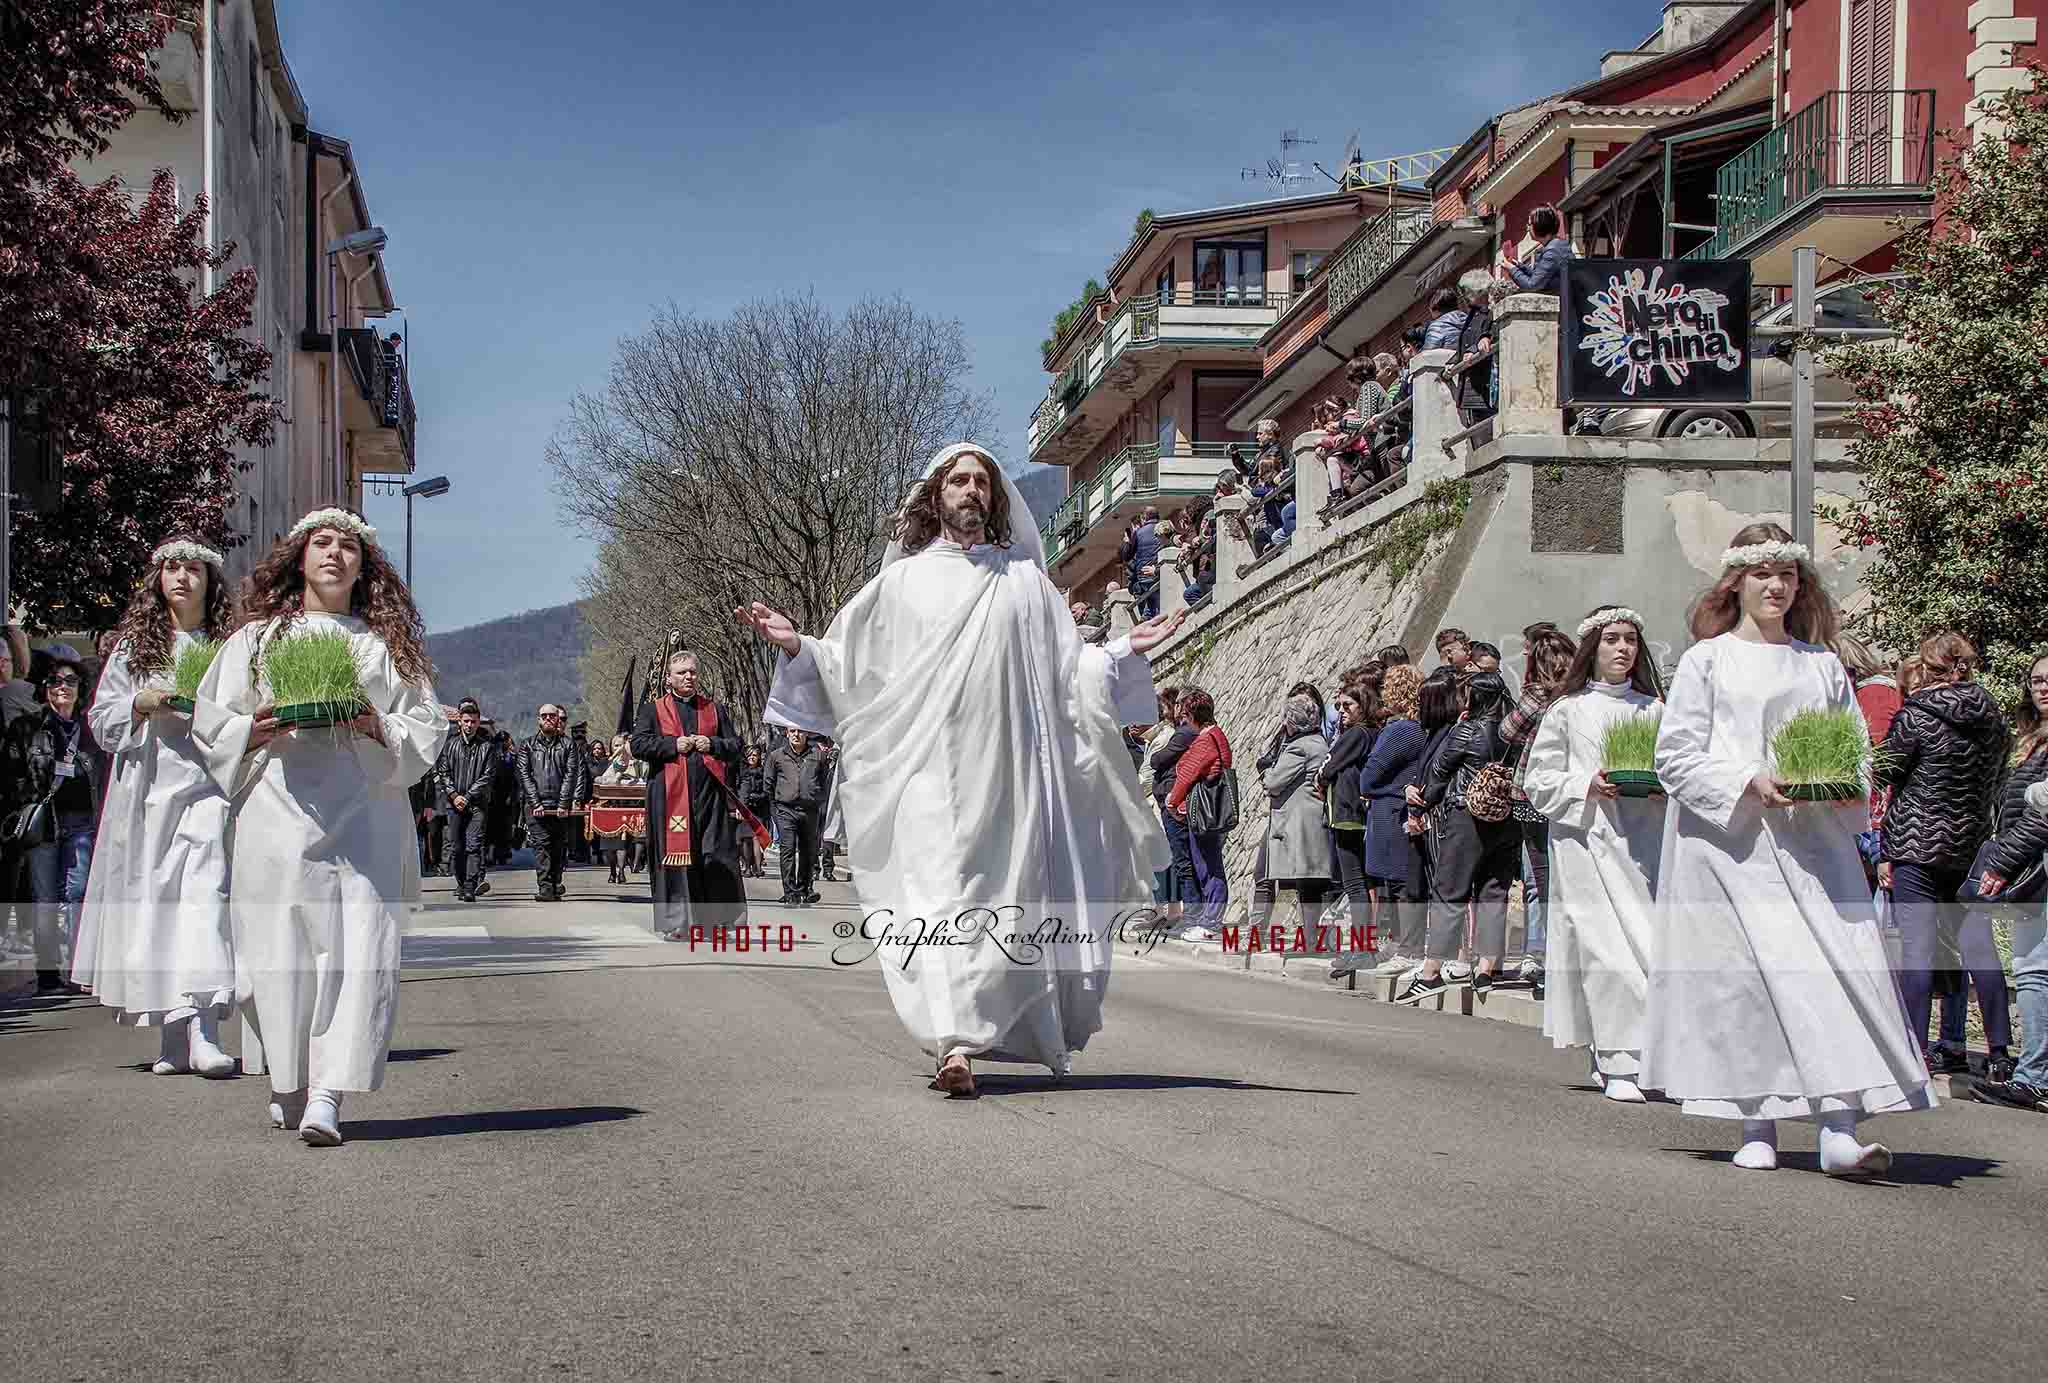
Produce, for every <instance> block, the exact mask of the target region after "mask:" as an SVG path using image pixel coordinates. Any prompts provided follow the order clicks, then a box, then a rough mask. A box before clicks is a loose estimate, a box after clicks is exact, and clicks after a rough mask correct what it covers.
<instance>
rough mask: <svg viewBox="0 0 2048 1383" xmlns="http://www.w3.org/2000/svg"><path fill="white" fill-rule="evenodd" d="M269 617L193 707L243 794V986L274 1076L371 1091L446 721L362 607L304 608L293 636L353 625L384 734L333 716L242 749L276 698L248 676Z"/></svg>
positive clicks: (210, 757) (239, 952)
mask: <svg viewBox="0 0 2048 1383" xmlns="http://www.w3.org/2000/svg"><path fill="white" fill-rule="evenodd" d="M261 627H266V626H254V625H251V626H247V627H245V628H243V629H241V630H239V631H237V632H236V634H235V635H234V637H232V638H230V639H229V640H228V641H227V643H226V645H225V646H224V647H223V648H222V649H221V651H220V655H219V656H218V657H217V658H215V659H214V663H213V668H212V670H211V671H210V672H209V673H208V674H207V677H206V681H205V683H204V684H203V685H202V686H201V687H200V689H199V698H198V701H199V704H198V707H197V709H196V711H195V712H194V715H193V737H194V739H195V740H197V741H198V743H199V745H200V747H201V749H202V751H203V752H204V753H205V755H206V761H207V766H208V768H209V769H210V770H211V771H212V773H213V776H214V778H215V779H216V781H218V782H219V783H220V784H221V785H222V786H223V787H225V788H227V789H228V791H229V793H230V794H231V795H232V796H233V798H234V802H235V808H234V850H233V866H232V867H233V870H234V880H235V887H234V896H233V901H232V905H231V908H230V914H231V916H232V918H233V921H234V938H235V971H236V977H235V997H236V999H237V1001H238V1002H239V1003H240V1005H241V1007H242V1012H243V1015H244V1017H245V1018H246V1019H248V1020H249V1021H250V1022H251V1023H252V1024H253V1025H254V1027H255V1029H256V1035H257V1037H258V1038H259V1039H260V1041H261V1042H262V1045H263V1053H264V1056H265V1059H266V1060H267V1061H268V1062H269V1065H270V1083H271V1086H272V1088H274V1089H276V1090H280V1091H294V1090H299V1089H302V1088H304V1087H306V1086H308V1085H312V1086H317V1087H321V1088H324V1089H328V1090H335V1091H346V1090H375V1089H376V1088H377V1087H378V1085H380V1084H381V1083H382V1082H383V1079H384V1054H385V1052H386V1050H387V1049H388V1048H389V1047H390V1045H391V1030H392V1026H393V1024H394V1023H395V1022H396V1020H397V1015H398V948H399V931H400V929H401V926H402V924H403V913H404V910H405V908H406V907H407V906H408V905H409V904H411V903H413V902H415V901H417V899H418V897H419V856H418V845H417V842H416V839H415V836H414V832H413V826H412V809H411V804H410V802H409V801H408V799H407V797H406V788H407V785H409V784H411V783H413V782H416V781H418V779H419V778H420V776H421V775H422V774H424V773H425V772H426V771H427V770H428V769H429V768H431V767H433V764H434V761H435V759H437V758H438V757H439V756H440V753H441V743H442V741H443V740H444V739H446V738H447V735H448V718H447V716H446V715H445V714H444V713H443V712H442V710H441V706H440V703H439V702H437V701H436V700H435V699H434V698H433V696H432V695H430V694H429V693H428V692H427V691H426V690H424V689H422V688H420V687H417V686H414V685H413V684H411V683H409V682H406V681H404V680H402V679H401V678H400V677H399V675H398V671H397V669H396V668H395V667H394V666H393V665H392V661H391V654H390V651H389V650H388V649H387V648H386V647H385V646H384V641H383V640H382V639H380V638H378V637H377V636H376V635H375V634H373V633H371V632H370V630H369V626H368V625H367V624H365V623H364V622H363V621H362V620H360V619H357V618H355V617H353V616H338V615H320V614H308V615H305V616H303V617H301V619H300V620H299V621H298V623H297V624H296V625H295V626H294V627H293V628H292V630H291V631H290V633H289V634H287V635H284V636H283V637H291V636H293V635H297V634H300V633H314V632H323V631H328V630H339V631H341V632H343V633H346V634H347V635H348V636H349V640H350V643H351V644H352V645H353V647H354V650H355V655H356V665H357V667H358V668H360V669H361V672H362V681H363V690H364V692H365V693H366V694H367V696H368V698H369V702H370V704H371V706H372V707H373V708H374V709H375V710H376V711H377V713H378V715H379V717H380V719H381V722H382V728H383V731H384V743H383V744H378V743H377V742H376V741H375V740H372V739H369V738H368V737H366V736H363V735H358V734H356V733H355V732H354V731H353V730H350V729H349V728H348V727H346V726H335V727H333V728H329V729H310V730H299V731H297V732H296V733H295V734H292V735H289V736H279V737H278V738H276V739H273V740H272V741H271V742H270V743H269V744H267V745H265V746H263V747H262V748H261V749H259V750H257V751H256V752H255V753H253V754H245V752H244V751H245V750H246V748H247V746H248V743H249V733H250V730H251V729H252V728H253V726H254V725H255V717H254V714H253V712H254V711H255V710H256V708H257V707H259V706H260V705H262V704H263V703H264V701H266V700H268V699H269V694H268V691H267V689H266V688H264V687H263V686H261V685H259V683H258V682H257V681H254V680H252V679H251V677H250V673H249V655H250V651H251V649H252V647H253V646H254V641H255V638H256V634H257V631H258V629H259V628H261Z"/></svg>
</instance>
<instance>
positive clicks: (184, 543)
mask: <svg viewBox="0 0 2048 1383" xmlns="http://www.w3.org/2000/svg"><path fill="white" fill-rule="evenodd" d="M158 562H204V563H206V565H207V566H209V567H223V566H226V565H227V562H226V560H225V559H224V558H222V557H221V555H220V554H219V553H218V552H215V551H214V550H213V549H212V548H210V547H208V546H207V545H206V544H204V543H195V542H193V541H191V540H190V539H187V538H180V539H179V540H178V541H177V542H174V543H165V544H164V545H163V546H162V547H160V548H158V549H157V550H156V551H155V552H152V553H150V554H149V564H150V565H151V566H155V565H156V564H157V563H158Z"/></svg>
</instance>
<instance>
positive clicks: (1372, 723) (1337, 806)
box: [1316, 682, 1380, 980]
mask: <svg viewBox="0 0 2048 1383" xmlns="http://www.w3.org/2000/svg"><path fill="white" fill-rule="evenodd" d="M1379 712H1380V708H1379V698H1378V697H1376V696H1374V695H1373V694H1372V689H1371V688H1369V687H1367V686H1365V685H1364V684H1363V683H1357V682H1354V683H1352V684H1350V685H1348V686H1347V687H1345V689H1344V690H1343V691H1340V692H1338V693H1337V742H1336V743H1335V744H1334V745H1332V746H1330V756H1329V757H1328V758H1327V759H1325V760H1323V766H1322V768H1321V770H1320V771H1318V773H1317V774H1316V796H1318V797H1320V798H1321V799H1322V802H1323V820H1324V821H1325V822H1327V823H1328V824H1329V827H1330V839H1331V846H1332V850H1333V853H1335V855H1336V857H1337V882H1338V885H1339V887H1341V888H1342V889H1343V890H1344V901H1345V903H1346V905H1347V909H1346V910H1347V914H1348V922H1347V937H1348V934H1349V932H1350V931H1351V930H1356V931H1357V932H1358V934H1359V935H1361V936H1362V935H1364V929H1365V927H1366V926H1367V925H1368V924H1369V923H1371V921H1372V889H1373V885H1374V884H1375V883H1376V882H1377V881H1376V880H1375V879H1373V877H1372V875H1371V871H1370V870H1368V869H1367V867H1366V863H1365V802H1364V800H1363V799H1362V798H1361V797H1360V796H1359V793H1358V770H1359V769H1360V768H1361V767H1363V766H1364V764H1365V760H1366V758H1367V756H1368V755H1370V754H1371V753H1372V745H1373V741H1374V740H1375V739H1377V738H1378V736H1379V721H1380V713H1379ZM1357 968H1358V954H1357V953H1353V952H1350V951H1345V952H1343V953H1342V954H1340V955H1339V956H1338V957H1337V959H1335V960H1333V961H1331V962H1330V978H1331V979H1333V980H1339V979H1342V978H1344V977H1345V976H1346V975H1349V974H1350V973H1351V972H1352V971H1354V970H1356V969H1357Z"/></svg>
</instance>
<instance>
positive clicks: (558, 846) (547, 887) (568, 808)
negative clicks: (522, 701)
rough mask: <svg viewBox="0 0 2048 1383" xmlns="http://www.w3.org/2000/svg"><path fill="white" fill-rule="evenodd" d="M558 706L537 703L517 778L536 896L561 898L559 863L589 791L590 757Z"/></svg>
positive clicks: (551, 900)
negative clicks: (535, 725) (533, 730)
mask: <svg viewBox="0 0 2048 1383" xmlns="http://www.w3.org/2000/svg"><path fill="white" fill-rule="evenodd" d="M562 718H563V717H562V708H561V707H560V706H557V705H555V704H554V703H552V702H550V703H549V704H547V705H545V706H542V707H541V708H540V731H539V733H537V734H535V735H534V736H533V737H532V738H531V739H529V740H527V741H526V743H524V744H522V745H520V746H519V783H520V786H521V788H522V789H523V790H524V791H525V793H526V809H527V811H528V812H529V813H531V816H530V817H529V819H528V821H527V832H526V838H527V843H528V844H529V845H531V846H532V847H533V876H534V892H533V896H534V898H535V899H536V900H537V901H539V902H543V903H556V902H560V901H561V900H562V898H563V897H564V896H565V894H564V891H563V888H562V866H563V865H564V864H566V863H567V862H568V858H569V836H570V833H571V831H573V830H574V829H575V827H576V818H575V817H573V816H557V815H553V814H552V813H555V812H573V811H574V810H575V809H576V808H577V807H579V806H581V805H582V804H583V801H584V799H586V798H587V797H589V796H590V791H591V790H590V760H589V758H588V757H587V756H586V755H585V754H584V753H583V751H582V748H581V746H579V745H578V744H577V743H576V742H575V741H574V740H572V739H570V738H569V737H568V736H567V735H565V734H563V733H562Z"/></svg>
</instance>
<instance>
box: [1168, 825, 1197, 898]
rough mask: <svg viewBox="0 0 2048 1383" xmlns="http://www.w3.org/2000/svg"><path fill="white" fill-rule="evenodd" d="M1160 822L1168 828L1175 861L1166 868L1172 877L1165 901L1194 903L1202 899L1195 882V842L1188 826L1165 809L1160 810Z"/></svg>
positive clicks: (1170, 846) (1169, 846)
mask: <svg viewBox="0 0 2048 1383" xmlns="http://www.w3.org/2000/svg"><path fill="white" fill-rule="evenodd" d="M1159 822H1160V824H1161V825H1163V826H1164V827H1165V828H1166V844H1167V846H1168V848H1170V849H1171V850H1172V851H1173V861H1172V863H1170V864H1168V865H1167V866H1166V871H1167V873H1169V874H1170V875H1172V876H1173V877H1172V881H1171V884H1170V886H1169V888H1168V889H1167V896H1166V899H1165V901H1166V902H1169V903H1193V902H1197V901H1199V900H1200V899H1201V896H1202V889H1201V886H1200V885H1199V884H1197V883H1196V882H1195V854H1194V842H1193V839H1192V838H1191V837H1190V836H1189V835H1188V824H1187V823H1186V822H1185V821H1182V820H1181V819H1180V818H1179V817H1177V816H1175V815H1174V814H1173V813H1172V812H1170V811H1168V810H1166V808H1165V807H1163V806H1162V807H1160V809H1159Z"/></svg>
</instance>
